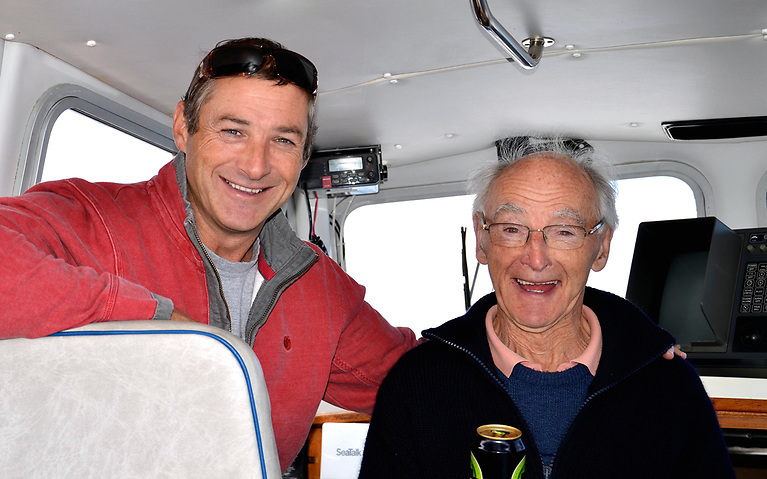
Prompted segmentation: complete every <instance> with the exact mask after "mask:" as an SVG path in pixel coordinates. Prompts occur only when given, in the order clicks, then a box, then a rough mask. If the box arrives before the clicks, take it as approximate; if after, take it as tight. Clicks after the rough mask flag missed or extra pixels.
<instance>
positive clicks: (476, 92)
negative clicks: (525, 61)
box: [0, 0, 767, 167]
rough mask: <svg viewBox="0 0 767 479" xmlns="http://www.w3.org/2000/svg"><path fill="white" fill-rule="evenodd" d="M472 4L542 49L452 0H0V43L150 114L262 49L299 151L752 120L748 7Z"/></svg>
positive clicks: (426, 147)
mask: <svg viewBox="0 0 767 479" xmlns="http://www.w3.org/2000/svg"><path fill="white" fill-rule="evenodd" d="M487 6H488V7H489V10H490V11H491V13H492V16H493V17H494V18H495V20H496V21H497V22H498V23H500V24H501V25H502V26H503V28H505V30H506V31H507V32H508V33H509V34H510V35H511V36H512V37H513V38H514V39H516V41H517V42H520V43H521V42H522V41H523V40H524V39H526V38H534V37H536V36H538V37H547V38H550V39H553V41H554V43H553V44H552V45H550V46H547V47H545V48H544V50H543V56H542V59H541V60H540V62H539V63H538V66H537V67H535V68H534V69H532V70H525V69H523V68H522V67H521V66H519V65H518V64H517V63H515V62H514V61H510V60H507V59H506V58H507V57H509V56H510V55H509V53H508V52H506V51H504V50H502V49H501V47H500V46H499V44H498V43H497V42H496V41H495V40H493V39H492V38H491V37H490V36H489V35H488V34H487V32H486V31H485V30H484V29H483V28H481V27H480V24H479V23H478V21H477V20H476V18H475V16H474V9H473V5H472V3H471V1H470V0H417V1H413V0H387V1H379V2H351V1H341V0H325V1H308V0H280V1H276V0H271V1H234V0H224V1H216V2H210V1H207V0H205V1H203V0H184V1H182V2H181V1H173V2H170V1H168V2H157V1H155V2H146V1H122V2H113V1H103V0H99V1H94V0H90V1H85V0H77V1H69V2H62V1H60V0H34V1H30V0H3V2H2V14H1V15H0V35H2V36H6V38H7V39H10V38H12V40H11V41H14V42H22V43H27V44H31V45H33V46H35V47H37V48H39V49H41V50H43V51H45V52H47V53H49V54H51V55H53V56H55V57H58V58H60V59H62V60H64V61H65V62H67V63H69V64H72V65H74V66H75V67H77V68H79V69H81V70H83V71H85V72H87V73H88V74H90V75H92V76H94V77H96V78H98V79H100V80H102V81H104V82H106V83H107V84H109V85H111V86H113V87H115V88H116V89H118V90H121V91H124V92H126V93H127V94H129V95H130V96H132V97H134V98H136V99H138V100H140V101H142V102H144V103H146V104H148V105H150V106H152V107H154V108H156V109H157V110H159V111H161V112H163V113H166V114H168V115H172V112H173V110H174V107H175V104H176V103H177V101H178V100H179V99H180V97H181V95H182V93H183V92H184V91H185V90H186V88H187V85H188V83H189V81H190V79H191V75H192V72H193V69H194V67H195V65H196V64H197V62H198V61H199V60H200V59H201V57H202V56H203V54H204V53H205V52H207V51H208V50H209V49H211V48H212V47H213V46H214V45H215V44H216V42H218V41H219V40H222V39H227V38H236V37H242V36H263V37H267V38H271V39H274V40H277V41H279V42H281V43H283V44H284V45H285V46H286V47H287V48H290V49H293V50H295V51H298V52H300V53H302V54H304V55H305V56H307V57H308V58H310V59H311V60H312V61H313V62H314V63H315V64H316V65H317V68H318V70H319V75H320V77H319V91H320V94H319V103H318V124H319V128H320V129H319V133H318V136H317V141H316V146H317V147H318V148H323V149H328V148H341V147H350V146H360V145H372V144H380V145H381V146H382V152H383V157H384V160H385V162H386V163H387V164H389V165H390V167H392V166H399V165H406V164H409V163H415V162H422V161H425V160H430V159H436V158H443V157H448V156H453V155H460V154H465V153H471V152H476V151H480V150H486V149H488V148H491V147H492V146H493V143H494V141H495V140H497V139H498V138H502V137H506V136H512V135H518V134H529V133H534V132H545V133H550V134H563V135H569V136H575V137H581V138H586V139H590V140H625V141H649V142H671V141H673V140H670V139H669V138H668V137H667V136H666V134H665V133H664V130H663V128H662V127H661V123H663V122H667V121H683V120H698V119H711V118H730V117H750V116H759V115H765V113H766V112H767V108H766V107H767V95H765V94H764V88H765V87H764V84H765V77H766V76H767V41H766V40H765V38H767V30H765V29H766V28H767V8H765V4H764V2H763V0H729V1H727V2H723V1H718V0H673V1H668V0H645V1H643V2H635V1H628V0H617V1H616V0H609V1H607V0H582V1H579V2H572V1H570V0H548V1H546V2H540V1H530V0H488V2H487ZM7 35H13V37H10V36H7ZM91 40H92V41H95V46H90V47H89V46H86V42H88V41H91Z"/></svg>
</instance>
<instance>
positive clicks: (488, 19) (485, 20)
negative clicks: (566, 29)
mask: <svg viewBox="0 0 767 479" xmlns="http://www.w3.org/2000/svg"><path fill="white" fill-rule="evenodd" d="M471 5H472V7H473V8H472V10H473V11H474V17H475V18H476V19H477V22H478V23H479V26H481V27H482V28H483V29H484V30H485V32H487V34H488V35H490V37H491V38H492V39H493V40H495V41H496V42H498V44H499V45H500V46H501V47H502V48H503V49H504V50H505V51H506V52H508V53H509V55H511V58H513V59H514V61H516V62H517V63H519V65H520V66H521V67H522V68H524V69H525V70H532V69H533V68H535V67H536V66H537V65H538V62H540V61H541V56H542V55H543V47H544V44H545V40H546V39H545V38H544V37H538V36H536V37H534V38H531V39H530V47H529V50H528V51H525V49H524V47H523V46H522V45H520V44H519V42H517V41H516V40H515V39H514V37H512V36H511V34H510V33H509V32H507V31H506V29H505V28H503V25H501V24H500V23H499V22H498V21H497V20H496V19H495V17H493V14H492V13H490V7H488V5H487V1H486V0H471Z"/></svg>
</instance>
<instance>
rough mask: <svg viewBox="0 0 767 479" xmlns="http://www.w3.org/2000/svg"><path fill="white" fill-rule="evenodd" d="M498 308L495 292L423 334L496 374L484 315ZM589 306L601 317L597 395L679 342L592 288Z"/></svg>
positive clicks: (632, 308)
mask: <svg viewBox="0 0 767 479" xmlns="http://www.w3.org/2000/svg"><path fill="white" fill-rule="evenodd" d="M494 304H497V300H496V298H495V293H490V294H488V295H487V296H485V297H483V298H481V299H480V300H478V301H477V302H476V303H475V304H474V305H473V306H472V307H471V308H470V309H469V311H468V312H467V313H466V314H465V315H463V316H461V317H459V318H456V319H454V320H452V321H448V322H447V323H445V324H443V325H442V326H439V327H437V328H433V329H428V330H426V331H424V332H423V335H424V337H427V338H429V339H434V340H438V341H442V342H444V343H447V344H451V345H453V346H456V347H458V348H459V349H462V350H464V351H468V352H471V355H472V356H473V357H474V358H475V359H476V360H478V361H480V362H481V363H482V366H483V369H485V370H488V371H495V365H494V364H493V359H492V355H491V353H490V347H489V345H488V342H487V334H486V333H485V315H486V314H487V311H488V310H489V309H490V307H491V306H493V305H494ZM584 304H586V305H587V306H588V307H589V308H591V309H592V310H593V311H594V312H595V313H596V315H597V318H598V319H599V324H600V326H601V328H602V339H603V343H602V356H601V358H600V361H599V367H598V368H597V374H596V376H595V377H594V381H593V383H592V386H591V388H592V390H597V389H601V388H603V387H607V386H609V385H611V384H614V383H616V382H618V381H620V380H622V379H623V378H625V377H627V376H629V375H630V374H632V373H633V372H634V371H636V370H638V369H639V368H641V367H643V366H645V365H647V364H648V363H650V362H651V361H653V360H655V359H658V358H659V357H660V356H661V355H662V354H663V353H664V352H666V351H667V350H668V349H669V348H670V347H671V346H673V344H674V343H675V341H674V338H673V337H672V336H671V335H670V334H669V333H668V332H666V331H664V330H662V329H661V328H660V327H658V326H657V325H656V324H654V323H653V322H652V320H651V319H650V318H649V317H647V316H646V315H645V314H644V313H643V312H642V311H640V310H639V309H638V308H637V307H636V306H634V305H633V304H631V303H630V302H628V301H626V300H625V299H623V298H620V297H618V296H615V295H613V294H610V293H606V292H604V291H599V290H596V289H593V288H588V287H587V288H586V294H585V296H584Z"/></svg>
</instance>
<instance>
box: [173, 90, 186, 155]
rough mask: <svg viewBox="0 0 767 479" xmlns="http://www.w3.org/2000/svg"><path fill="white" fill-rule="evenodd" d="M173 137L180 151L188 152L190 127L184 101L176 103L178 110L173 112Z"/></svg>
mask: <svg viewBox="0 0 767 479" xmlns="http://www.w3.org/2000/svg"><path fill="white" fill-rule="evenodd" d="M173 139H174V140H175V141H176V147H177V148H178V149H179V151H181V152H183V153H186V145H187V142H188V141H189V129H188V128H187V124H186V117H185V116H184V102H183V101H180V102H178V104H176V111H175V112H174V113H173Z"/></svg>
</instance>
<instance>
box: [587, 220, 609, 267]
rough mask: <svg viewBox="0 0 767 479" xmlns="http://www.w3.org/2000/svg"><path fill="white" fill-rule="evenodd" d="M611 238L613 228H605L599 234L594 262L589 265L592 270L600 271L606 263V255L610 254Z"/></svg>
mask: <svg viewBox="0 0 767 479" xmlns="http://www.w3.org/2000/svg"><path fill="white" fill-rule="evenodd" d="M612 239H613V230H612V229H610V228H605V231H603V232H602V234H601V235H599V251H597V257H596V258H594V263H593V264H592V265H591V269H592V270H594V271H602V269H603V268H604V267H605V266H606V265H607V257H608V256H610V242H611V241H612Z"/></svg>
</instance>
